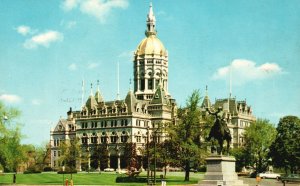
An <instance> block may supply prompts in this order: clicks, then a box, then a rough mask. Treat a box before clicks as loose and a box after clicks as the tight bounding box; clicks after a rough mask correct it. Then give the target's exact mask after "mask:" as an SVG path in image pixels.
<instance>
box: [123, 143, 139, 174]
mask: <svg viewBox="0 0 300 186" xmlns="http://www.w3.org/2000/svg"><path fill="white" fill-rule="evenodd" d="M124 152H126V153H124V159H125V161H126V165H127V169H128V170H129V171H132V170H136V169H138V167H139V163H138V159H137V152H136V143H132V142H130V143H126V144H125V147H124ZM129 176H130V175H129Z"/></svg>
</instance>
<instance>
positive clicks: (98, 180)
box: [0, 172, 203, 186]
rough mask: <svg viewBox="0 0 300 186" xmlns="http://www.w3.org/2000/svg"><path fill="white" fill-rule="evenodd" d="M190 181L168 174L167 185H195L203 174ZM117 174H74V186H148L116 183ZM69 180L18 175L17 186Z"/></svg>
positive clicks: (1, 178) (6, 178)
mask: <svg viewBox="0 0 300 186" xmlns="http://www.w3.org/2000/svg"><path fill="white" fill-rule="evenodd" d="M160 174H161V173H160V172H158V173H157V182H158V183H159V182H160V178H159V175H160ZM190 174H191V175H190V181H189V182H184V181H183V180H184V173H183V172H172V173H167V179H166V181H167V185H183V184H195V183H198V181H199V179H201V178H203V174H201V173H190ZM117 176H118V174H116V173H106V172H102V173H101V174H99V173H78V174H73V181H74V185H126V186H129V185H133V186H137V185H146V183H145V184H143V183H116V177H117ZM140 177H146V172H143V173H142V174H141V175H140ZM66 178H68V179H69V180H70V178H71V175H70V174H65V175H62V174H57V173H42V174H17V184H28V185H62V183H63V180H65V179H66ZM12 180H13V175H12V174H0V185H1V184H2V185H3V184H12Z"/></svg>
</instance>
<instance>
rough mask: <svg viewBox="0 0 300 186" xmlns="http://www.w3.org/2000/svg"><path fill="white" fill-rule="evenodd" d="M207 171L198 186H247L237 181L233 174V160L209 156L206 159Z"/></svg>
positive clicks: (231, 158) (225, 157)
mask: <svg viewBox="0 0 300 186" xmlns="http://www.w3.org/2000/svg"><path fill="white" fill-rule="evenodd" d="M206 162H207V171H206V173H205V175H204V179H203V180H202V181H200V182H199V184H198V185H199V186H225V185H226V186H248V184H244V183H243V181H242V180H239V179H238V176H237V174H236V172H235V158H233V157H228V156H209V157H208V158H206Z"/></svg>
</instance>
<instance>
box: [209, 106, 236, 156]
mask: <svg viewBox="0 0 300 186" xmlns="http://www.w3.org/2000/svg"><path fill="white" fill-rule="evenodd" d="M206 111H208V113H209V114H210V115H213V116H215V122H214V125H213V126H212V128H211V129H210V132H209V136H208V138H207V140H208V141H210V140H211V139H212V138H213V139H216V140H217V141H218V143H219V147H220V148H217V152H218V154H219V155H222V151H223V143H224V140H226V142H227V153H229V147H230V142H231V139H232V138H231V134H230V130H229V128H228V126H227V121H226V118H225V117H224V116H223V112H222V107H219V108H218V110H217V111H215V112H211V111H210V109H209V108H206ZM214 150H215V149H213V148H212V152H214Z"/></svg>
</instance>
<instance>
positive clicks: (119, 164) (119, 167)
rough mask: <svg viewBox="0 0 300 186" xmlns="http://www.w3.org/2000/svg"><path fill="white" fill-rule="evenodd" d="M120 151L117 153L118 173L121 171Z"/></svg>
mask: <svg viewBox="0 0 300 186" xmlns="http://www.w3.org/2000/svg"><path fill="white" fill-rule="evenodd" d="M120 156H121V155H120V153H118V173H119V174H120V172H121V158H120Z"/></svg>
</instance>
